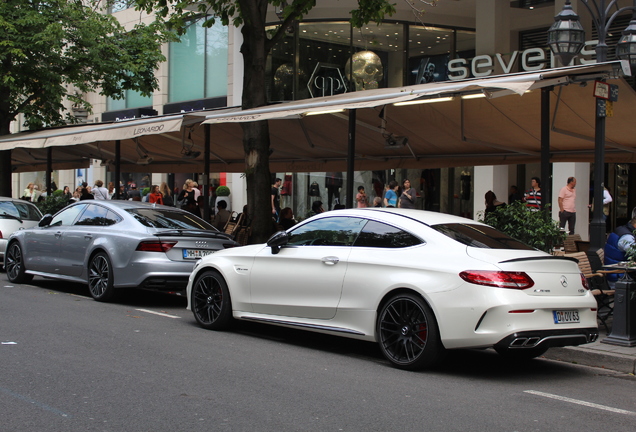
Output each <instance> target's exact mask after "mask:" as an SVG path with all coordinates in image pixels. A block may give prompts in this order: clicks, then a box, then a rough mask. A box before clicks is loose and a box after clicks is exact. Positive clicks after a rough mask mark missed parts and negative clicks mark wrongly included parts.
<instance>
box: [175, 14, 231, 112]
mask: <svg viewBox="0 0 636 432" xmlns="http://www.w3.org/2000/svg"><path fill="white" fill-rule="evenodd" d="M203 21H204V20H203V19H200V20H198V21H195V22H193V23H192V24H191V25H190V26H189V27H188V29H187V31H186V33H185V34H184V35H183V36H182V37H181V41H180V42H173V43H171V44H170V56H169V69H170V73H169V77H170V78H169V83H168V85H169V89H168V99H169V101H170V102H179V101H185V100H194V99H203V98H211V97H219V96H225V95H226V94H227V50H228V30H227V27H225V26H223V25H222V24H221V23H220V22H217V23H216V24H214V25H213V26H212V27H210V28H204V27H203V25H202V24H203Z"/></svg>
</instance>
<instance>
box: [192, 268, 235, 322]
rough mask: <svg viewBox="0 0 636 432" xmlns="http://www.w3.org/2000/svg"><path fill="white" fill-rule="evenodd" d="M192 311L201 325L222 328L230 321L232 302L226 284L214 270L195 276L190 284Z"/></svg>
mask: <svg viewBox="0 0 636 432" xmlns="http://www.w3.org/2000/svg"><path fill="white" fill-rule="evenodd" d="M191 306H192V313H193V314H194V318H195V319H196V320H197V322H198V323H199V325H200V326H201V327H204V328H206V329H209V330H223V329H227V328H228V327H230V324H231V321H232V302H231V300H230V293H229V291H228V289H227V284H226V283H225V280H224V279H223V277H222V276H221V275H220V274H219V273H218V272H216V271H212V270H208V271H205V272H203V273H202V274H200V275H199V276H197V278H196V280H195V282H194V285H193V286H192V305H191Z"/></svg>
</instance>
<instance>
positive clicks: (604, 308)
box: [565, 252, 614, 332]
mask: <svg viewBox="0 0 636 432" xmlns="http://www.w3.org/2000/svg"><path fill="white" fill-rule="evenodd" d="M589 253H590V254H594V256H595V257H596V258H597V259H598V255H597V254H596V252H589ZM565 256H566V257H571V258H575V259H576V260H577V261H578V264H579V270H580V271H581V273H583V276H584V277H585V279H586V280H587V284H588V286H589V287H590V290H591V291H592V294H593V295H594V298H595V299H596V304H597V306H598V308H597V310H596V317H597V318H598V320H599V321H600V322H601V323H602V324H603V326H604V327H605V329H606V330H607V331H608V332H609V326H608V325H607V320H608V318H609V317H611V316H612V313H613V312H614V290H613V289H611V287H610V286H609V284H608V283H607V278H606V277H605V276H606V274H608V273H610V272H613V271H605V270H600V269H599V268H600V267H601V266H602V265H601V266H599V268H597V269H596V270H594V269H593V267H592V264H591V263H590V259H589V258H588V254H587V253H585V252H576V253H571V254H565ZM599 263H600V261H599Z"/></svg>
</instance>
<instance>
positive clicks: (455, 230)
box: [431, 224, 535, 250]
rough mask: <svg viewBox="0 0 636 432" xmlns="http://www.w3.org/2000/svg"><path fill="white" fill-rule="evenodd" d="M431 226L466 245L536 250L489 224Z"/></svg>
mask: <svg viewBox="0 0 636 432" xmlns="http://www.w3.org/2000/svg"><path fill="white" fill-rule="evenodd" d="M431 228H433V229H434V230H436V231H439V232H441V233H442V234H444V235H446V236H448V237H450V238H452V239H453V240H455V241H458V242H460V243H461V244H464V245H466V246H472V247H477V248H485V249H517V250H535V249H534V248H531V247H530V246H528V245H526V244H524V243H521V242H520V241H519V240H515V239H513V238H512V237H509V236H507V235H506V234H504V233H502V232H500V231H497V230H496V229H494V228H492V227H489V226H484V225H470V224H441V225H433V226H431Z"/></svg>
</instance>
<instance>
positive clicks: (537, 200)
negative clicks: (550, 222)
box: [523, 177, 542, 211]
mask: <svg viewBox="0 0 636 432" xmlns="http://www.w3.org/2000/svg"><path fill="white" fill-rule="evenodd" d="M530 184H531V186H532V188H531V189H530V190H528V191H526V193H525V194H524V195H523V201H524V202H525V203H526V206H528V208H529V209H530V210H532V211H539V210H541V207H542V205H541V180H540V179H539V177H532V180H531V183H530Z"/></svg>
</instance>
